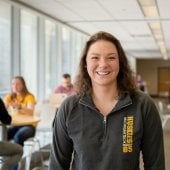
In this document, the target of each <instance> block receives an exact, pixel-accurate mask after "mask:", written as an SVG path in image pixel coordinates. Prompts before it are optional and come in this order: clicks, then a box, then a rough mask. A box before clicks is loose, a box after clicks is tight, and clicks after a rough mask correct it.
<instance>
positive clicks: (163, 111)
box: [157, 101, 170, 129]
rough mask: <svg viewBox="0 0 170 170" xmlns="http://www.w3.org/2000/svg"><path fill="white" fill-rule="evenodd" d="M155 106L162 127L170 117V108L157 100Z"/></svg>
mask: <svg viewBox="0 0 170 170" xmlns="http://www.w3.org/2000/svg"><path fill="white" fill-rule="evenodd" d="M157 106H158V111H159V113H160V116H161V119H162V128H163V129H164V128H165V125H166V123H167V121H168V119H170V110H169V109H168V107H166V105H165V103H163V102H162V101H158V103H157ZM168 110H169V111H168Z"/></svg>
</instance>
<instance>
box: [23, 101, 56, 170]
mask: <svg viewBox="0 0 170 170" xmlns="http://www.w3.org/2000/svg"><path fill="white" fill-rule="evenodd" d="M56 106H57V105H54V104H51V103H49V102H48V103H43V102H38V103H37V104H36V106H35V109H34V115H36V116H39V117H40V119H41V120H40V122H39V123H38V125H37V127H36V135H35V137H33V138H29V139H28V140H27V141H25V142H24V147H25V148H27V150H28V152H29V154H27V155H26V170H29V169H30V167H31V158H32V155H33V153H34V152H35V151H36V148H37V149H38V151H39V156H40V161H41V165H42V168H44V165H43V162H44V160H43V153H44V152H50V150H49V149H42V147H43V146H45V145H47V144H51V140H52V123H53V120H54V117H55V114H56V111H57V107H56ZM40 139H42V140H40Z"/></svg>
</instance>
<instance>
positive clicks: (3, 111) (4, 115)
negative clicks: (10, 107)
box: [0, 98, 11, 124]
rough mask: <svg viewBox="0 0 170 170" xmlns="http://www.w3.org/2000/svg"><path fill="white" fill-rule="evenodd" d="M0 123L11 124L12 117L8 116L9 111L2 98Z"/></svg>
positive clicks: (0, 101) (0, 102)
mask: <svg viewBox="0 0 170 170" xmlns="http://www.w3.org/2000/svg"><path fill="white" fill-rule="evenodd" d="M0 121H1V122H2V123H4V124H10V123H11V116H10V115H9V114H8V111H7V110H6V107H5V105H4V103H3V101H2V100H1V98H0Z"/></svg>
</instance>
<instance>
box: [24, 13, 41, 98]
mask: <svg viewBox="0 0 170 170" xmlns="http://www.w3.org/2000/svg"><path fill="white" fill-rule="evenodd" d="M37 58H38V57H37V17H36V16H35V15H34V14H32V13H29V12H27V11H24V10H22V11H21V75H22V76H23V77H24V79H25V81H26V84H27V87H28V89H29V91H30V92H31V93H33V94H34V95H37Z"/></svg>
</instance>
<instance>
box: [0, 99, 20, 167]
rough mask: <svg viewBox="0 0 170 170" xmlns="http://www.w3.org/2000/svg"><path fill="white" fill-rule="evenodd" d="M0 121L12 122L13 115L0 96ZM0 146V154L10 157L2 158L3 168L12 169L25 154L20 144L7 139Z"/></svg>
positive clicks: (0, 142)
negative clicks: (9, 112)
mask: <svg viewBox="0 0 170 170" xmlns="http://www.w3.org/2000/svg"><path fill="white" fill-rule="evenodd" d="M0 121H1V123H3V124H7V125H8V124H10V123H11V116H10V115H9V114H8V112H7V110H6V108H5V105H4V103H3V101H2V99H1V98H0ZM0 148H1V149H0V156H1V157H9V158H8V159H6V158H5V159H3V158H2V160H1V161H2V162H1V163H2V167H1V170H11V168H13V167H14V166H16V165H17V164H18V162H19V161H20V159H21V157H22V154H23V148H22V146H20V145H19V144H16V143H11V142H7V141H0Z"/></svg>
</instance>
